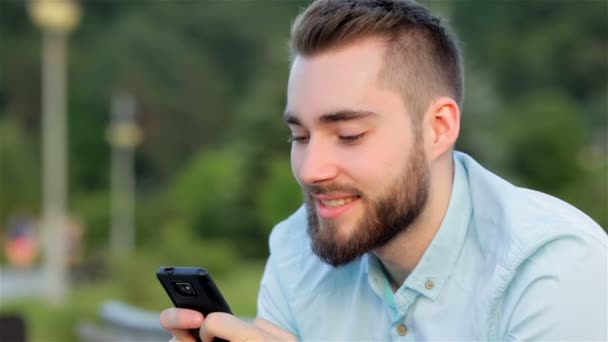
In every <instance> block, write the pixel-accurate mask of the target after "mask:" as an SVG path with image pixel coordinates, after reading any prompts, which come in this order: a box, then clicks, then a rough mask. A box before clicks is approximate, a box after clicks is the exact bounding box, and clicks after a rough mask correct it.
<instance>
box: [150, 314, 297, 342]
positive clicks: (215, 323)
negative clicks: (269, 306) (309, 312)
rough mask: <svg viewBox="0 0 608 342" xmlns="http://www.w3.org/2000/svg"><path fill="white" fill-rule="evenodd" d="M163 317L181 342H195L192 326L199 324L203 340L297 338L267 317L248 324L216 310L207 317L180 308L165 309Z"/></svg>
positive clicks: (235, 340) (162, 319)
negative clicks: (216, 338) (267, 319)
mask: <svg viewBox="0 0 608 342" xmlns="http://www.w3.org/2000/svg"><path fill="white" fill-rule="evenodd" d="M160 317H161V318H160V323H161V325H162V326H163V328H165V329H166V330H167V331H169V332H170V333H172V334H173V336H175V338H176V339H177V340H178V341H181V342H194V338H193V337H192V335H191V333H190V331H189V330H188V329H196V328H199V327H200V337H201V339H202V340H203V342H211V341H213V338H214V337H219V338H223V339H225V340H228V341H231V342H245V341H296V337H295V336H294V335H292V334H291V333H290V332H288V331H285V330H283V329H281V328H279V327H277V326H276V325H274V324H272V323H270V322H268V321H266V320H264V319H256V320H255V321H254V322H253V323H247V322H245V321H242V320H240V319H238V318H237V317H235V316H233V315H231V314H227V313H223V312H214V313H211V314H209V315H208V316H207V317H206V318H205V317H203V315H202V314H200V313H199V312H196V311H193V310H187V309H177V308H171V309H167V310H164V311H163V312H162V313H161V316H160Z"/></svg>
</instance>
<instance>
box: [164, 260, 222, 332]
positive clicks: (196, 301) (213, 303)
mask: <svg viewBox="0 0 608 342" xmlns="http://www.w3.org/2000/svg"><path fill="white" fill-rule="evenodd" d="M156 277H157V278H158V280H159V281H160V283H161V285H162V286H163V288H164V289H165V291H166V292H167V294H168V295H169V298H171V301H172V302H173V304H174V305H175V307H177V308H184V309H191V310H196V311H198V312H200V313H202V314H203V315H204V316H207V315H208V314H209V313H212V312H226V313H229V314H232V311H231V310H230V307H229V306H228V303H226V300H225V299H224V296H222V293H221V292H220V290H219V289H218V287H217V285H215V282H213V279H212V278H211V275H209V272H207V270H205V269H204V268H201V267H176V266H161V267H159V268H158V270H157V271H156ZM198 330H199V329H192V330H191V331H192V334H193V335H194V337H195V338H196V340H197V341H200V338H199V331H198ZM222 341H224V340H223V339H220V338H215V339H214V342H222Z"/></svg>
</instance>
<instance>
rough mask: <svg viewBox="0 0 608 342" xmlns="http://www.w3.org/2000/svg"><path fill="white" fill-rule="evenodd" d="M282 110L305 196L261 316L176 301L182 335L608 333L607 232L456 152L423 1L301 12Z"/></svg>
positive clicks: (452, 105) (276, 257)
mask: <svg viewBox="0 0 608 342" xmlns="http://www.w3.org/2000/svg"><path fill="white" fill-rule="evenodd" d="M291 41H292V53H293V61H292V66H291V73H290V77H289V85H288V93H287V108H286V111H285V115H284V118H285V121H286V123H287V125H288V126H289V128H290V130H291V132H292V136H293V137H292V140H293V142H292V149H291V162H292V169H293V173H294V176H295V177H296V179H297V180H298V182H299V184H300V185H301V187H302V189H303V190H304V194H305V198H306V204H305V206H303V207H302V208H301V209H300V210H298V211H297V212H296V213H294V214H293V215H292V216H291V217H290V218H288V219H287V220H285V221H284V222H282V223H280V224H279V225H278V226H277V227H276V228H275V229H274V231H273V232H272V234H271V236H270V249H271V255H270V258H269V260H268V263H267V265H266V270H265V273H264V277H263V279H262V284H261V289H260V293H259V298H258V317H259V319H258V320H257V321H256V322H254V323H253V324H249V323H246V322H243V321H240V320H239V319H237V318H236V317H233V316H230V315H227V314H211V315H209V316H208V317H205V318H203V317H202V316H201V315H200V314H198V313H195V312H192V311H188V310H180V309H168V310H165V311H163V313H162V316H161V317H162V318H161V323H162V324H163V326H164V327H165V328H166V329H167V330H169V331H170V332H172V333H173V334H174V335H175V337H176V338H177V339H178V340H182V341H189V340H192V338H191V336H189V333H188V332H187V330H186V329H188V328H195V327H199V326H201V324H202V328H201V336H202V338H203V340H204V341H211V338H212V337H213V336H217V337H221V338H224V339H227V340H231V341H246V340H294V339H298V340H313V341H320V340H342V341H355V340H365V341H370V340H380V341H386V340H401V339H403V340H412V341H414V340H468V341H472V340H606V339H607V338H608V337H607V324H606V322H607V313H606V312H607V288H608V285H607V261H606V260H607V256H608V254H607V253H608V248H607V245H608V238H607V236H606V234H605V232H604V231H603V230H602V229H601V227H599V226H598V225H597V224H596V223H595V222H593V221H592V220H591V219H590V218H589V217H587V216H586V215H584V214H583V213H581V212H580V211H578V210H577V209H575V208H573V207H572V206H570V205H568V204H566V203H564V202H562V201H560V200H558V199H555V198H553V197H550V196H548V195H545V194H542V193H538V192H534V191H531V190H527V189H522V188H518V187H515V186H513V185H511V184H509V183H508V182H506V181H505V180H503V179H501V178H499V177H497V176H495V175H493V174H492V173H490V172H488V171H487V170H485V169H484V168H482V167H481V166H480V165H479V164H477V163H476V162H475V161H474V160H473V159H472V158H471V157H469V156H467V155H465V154H462V153H458V152H455V151H454V150H453V148H454V144H455V142H456V139H457V137H458V132H459V128H460V115H461V113H460V107H461V104H462V96H463V90H462V89H463V76H462V62H461V55H460V52H459V49H458V47H457V44H456V42H455V39H454V38H453V37H452V35H451V34H450V33H449V32H447V30H446V28H445V27H444V26H443V25H442V24H441V23H440V21H439V20H438V19H436V18H435V17H433V16H432V15H431V14H430V13H429V12H428V11H427V10H426V9H425V8H423V7H421V6H420V5H418V4H416V3H414V2H410V1H389V0H363V1H354V0H352V1H337V0H333V1H316V2H314V3H313V4H311V5H310V6H309V8H307V9H306V10H305V12H304V13H303V14H301V15H300V17H299V18H298V19H297V20H296V21H295V23H294V26H293V29H292V40H291Z"/></svg>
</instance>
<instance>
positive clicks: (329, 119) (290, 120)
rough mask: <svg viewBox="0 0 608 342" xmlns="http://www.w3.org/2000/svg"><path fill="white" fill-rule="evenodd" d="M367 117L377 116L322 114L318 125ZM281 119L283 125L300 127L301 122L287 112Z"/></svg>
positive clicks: (350, 112) (353, 112)
mask: <svg viewBox="0 0 608 342" xmlns="http://www.w3.org/2000/svg"><path fill="white" fill-rule="evenodd" d="M369 116H377V114H376V113H374V112H370V111H364V110H340V111H337V112H333V113H327V114H323V115H321V117H319V119H318V121H319V122H320V123H335V122H342V121H350V120H357V119H362V118H365V117H369ZM283 118H284V120H285V123H287V124H288V125H297V126H302V122H301V121H300V119H298V117H297V116H296V115H294V114H292V113H290V112H288V111H285V114H284V115H283Z"/></svg>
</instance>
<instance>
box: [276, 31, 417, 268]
mask: <svg viewBox="0 0 608 342" xmlns="http://www.w3.org/2000/svg"><path fill="white" fill-rule="evenodd" d="M383 53H384V45H383V43H381V42H380V41H379V40H377V39H366V40H360V41H357V42H356V43H354V44H349V45H347V46H345V47H343V48H340V49H336V50H332V51H329V52H326V53H323V54H320V55H316V56H314V57H302V56H298V57H296V59H295V61H294V63H293V66H292V69H291V73H290V77H289V85H288V96H287V110H286V114H285V115H286V116H285V119H286V122H287V124H288V125H289V128H290V130H291V132H292V139H293V142H292V148H291V165H292V170H293V173H294V176H295V177H296V179H297V180H298V182H299V183H300V186H301V187H302V189H303V191H304V195H305V198H306V206H307V210H308V223H309V227H308V232H309V234H310V236H311V239H312V244H313V250H314V251H315V253H316V254H317V255H319V257H321V259H323V260H324V261H325V262H327V263H329V264H331V265H334V266H338V265H343V264H346V263H348V262H350V261H352V260H354V259H356V258H357V257H359V256H361V255H362V254H364V253H366V252H369V251H371V250H373V249H375V248H378V247H380V246H382V245H384V244H385V243H386V242H388V241H389V240H391V239H392V238H393V237H395V236H396V235H397V234H399V233H400V232H402V231H403V230H405V229H406V228H407V227H408V226H409V225H410V224H411V223H412V222H413V221H414V220H415V219H416V218H417V217H418V215H419V214H420V212H421V211H422V210H423V209H424V207H425V205H426V199H427V197H428V189H429V167H428V163H427V160H426V157H425V154H424V148H423V146H422V144H423V139H422V136H421V135H422V134H421V129H420V127H417V125H413V124H412V120H411V118H412V115H414V114H413V113H408V111H407V109H406V107H405V104H404V103H403V98H402V97H401V96H400V94H399V93H397V92H396V91H395V90H393V89H388V88H387V87H385V86H382V85H381V84H380V82H379V79H378V74H379V72H380V70H381V67H382V65H383Z"/></svg>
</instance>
